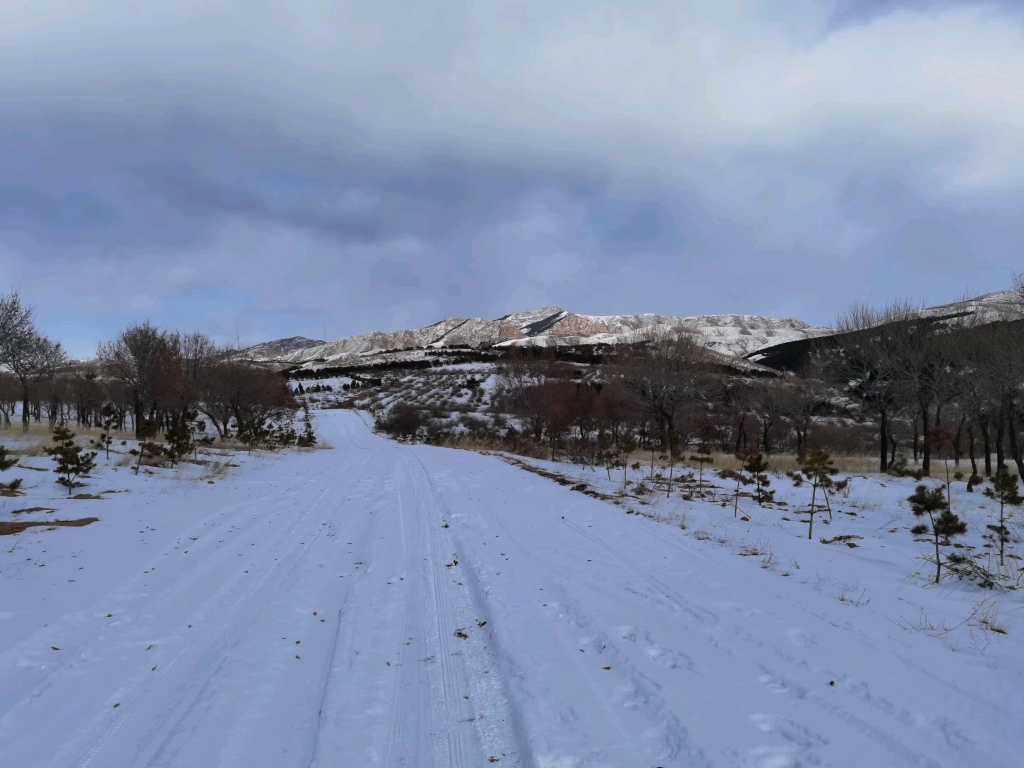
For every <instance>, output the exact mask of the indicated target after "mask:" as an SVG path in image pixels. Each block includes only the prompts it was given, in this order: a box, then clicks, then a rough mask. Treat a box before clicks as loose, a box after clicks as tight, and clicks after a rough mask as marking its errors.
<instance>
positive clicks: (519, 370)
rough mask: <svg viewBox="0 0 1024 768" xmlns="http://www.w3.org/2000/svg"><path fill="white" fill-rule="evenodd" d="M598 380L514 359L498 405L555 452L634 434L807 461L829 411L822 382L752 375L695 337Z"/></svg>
mask: <svg viewBox="0 0 1024 768" xmlns="http://www.w3.org/2000/svg"><path fill="white" fill-rule="evenodd" d="M762 373H763V372H762ZM594 378H595V379H596V380H593V381H590V382H587V381H585V379H586V376H585V375H583V372H582V371H579V370H576V369H574V368H573V367H572V366H570V365H567V364H565V363H559V362H557V361H556V360H555V359H554V358H548V359H544V358H540V359H537V358H535V357H532V358H527V357H522V358H519V359H511V360H508V361H506V363H505V364H504V366H503V368H502V373H501V376H500V377H499V382H498V385H499V390H500V392H501V393H502V396H501V398H500V399H499V402H498V403H497V407H498V408H499V409H500V410H502V411H505V412H508V413H511V414H512V415H514V416H515V417H517V419H518V421H519V422H520V424H521V425H522V428H523V429H524V430H525V431H526V432H528V433H529V434H530V435H531V436H532V437H533V439H534V440H535V441H537V442H540V441H542V440H543V441H546V442H547V443H548V444H549V445H550V447H551V448H552V449H554V447H555V446H556V445H557V444H558V443H559V442H560V441H565V440H569V441H573V442H575V443H580V442H583V441H586V440H588V439H589V440H591V441H593V442H594V443H595V445H597V446H608V445H615V446H617V445H618V444H619V440H620V438H621V437H623V436H625V435H630V436H633V437H636V438H639V445H640V446H641V447H644V448H647V447H651V446H657V447H658V448H659V449H660V450H662V451H664V452H668V453H673V452H678V451H681V450H683V449H685V448H686V446H687V445H690V444H694V443H703V444H709V445H715V446H717V447H719V448H720V449H721V450H723V451H728V452H735V451H738V450H740V449H741V448H744V447H747V446H750V445H755V446H757V445H759V446H761V449H762V450H764V451H765V452H766V453H771V452H772V451H773V450H775V448H776V446H777V444H779V445H785V446H786V447H790V446H795V449H796V451H797V452H798V453H802V452H803V451H804V448H805V446H806V445H807V443H808V440H809V437H810V432H811V428H812V425H813V422H814V418H815V416H816V415H817V414H819V413H822V412H824V411H825V410H827V409H828V407H829V403H828V400H827V398H826V395H825V393H824V392H823V384H822V383H821V382H819V381H814V380H804V379H798V380H796V379H795V380H788V379H782V378H781V377H780V378H758V377H749V376H744V375H742V371H738V370H735V369H731V368H729V367H728V366H726V365H725V360H724V358H722V356H720V355H716V354H715V353H713V352H711V351H709V350H708V349H707V347H706V346H705V345H704V344H703V343H702V342H701V341H699V340H698V339H696V338H695V337H694V336H693V335H692V334H689V333H683V334H678V335H662V336H659V337H654V338H646V339H638V340H636V341H635V342H634V343H632V344H629V345H624V346H623V347H622V348H621V349H620V350H619V352H618V353H617V354H616V355H614V356H613V357H612V360H611V361H610V362H609V363H608V364H607V365H606V366H605V367H604V368H603V369H601V370H600V373H599V375H598V376H597V377H594Z"/></svg>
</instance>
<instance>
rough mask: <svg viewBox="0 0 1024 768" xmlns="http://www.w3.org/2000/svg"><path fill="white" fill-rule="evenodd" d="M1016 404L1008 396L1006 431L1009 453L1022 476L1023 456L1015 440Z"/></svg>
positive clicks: (1023, 474) (1019, 474)
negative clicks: (1008, 440)
mask: <svg viewBox="0 0 1024 768" xmlns="http://www.w3.org/2000/svg"><path fill="white" fill-rule="evenodd" d="M1016 411H1017V408H1016V404H1015V403H1014V402H1013V399H1012V398H1010V400H1009V402H1008V403H1007V406H1006V432H1007V436H1008V437H1009V439H1010V455H1011V456H1012V457H1013V463H1014V464H1016V465H1017V473H1018V476H1020V477H1024V456H1021V452H1020V444H1019V443H1018V442H1017V419H1016V415H1017V414H1016Z"/></svg>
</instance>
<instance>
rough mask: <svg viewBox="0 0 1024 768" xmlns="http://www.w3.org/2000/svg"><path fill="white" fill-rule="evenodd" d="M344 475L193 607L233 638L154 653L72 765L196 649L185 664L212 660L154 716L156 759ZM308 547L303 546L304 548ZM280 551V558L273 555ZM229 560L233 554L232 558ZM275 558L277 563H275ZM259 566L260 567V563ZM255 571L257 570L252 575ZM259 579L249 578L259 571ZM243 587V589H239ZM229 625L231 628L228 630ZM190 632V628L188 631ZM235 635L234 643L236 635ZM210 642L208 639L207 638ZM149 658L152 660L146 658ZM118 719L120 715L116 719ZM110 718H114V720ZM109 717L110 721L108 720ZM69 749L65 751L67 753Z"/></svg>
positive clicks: (87, 759)
mask: <svg viewBox="0 0 1024 768" xmlns="http://www.w3.org/2000/svg"><path fill="white" fill-rule="evenodd" d="M358 460H359V457H357V458H355V459H353V460H352V461H351V462H349V463H348V464H347V465H346V466H345V467H344V469H347V468H348V467H351V466H352V465H353V464H354V463H355V462H356V461H358ZM342 477H344V472H332V473H331V474H330V475H329V476H328V478H327V480H328V482H327V485H326V487H324V488H323V489H322V490H321V491H320V493H319V494H318V495H317V496H316V498H315V499H314V500H313V501H312V502H311V503H309V504H308V506H307V507H306V511H305V512H304V513H303V514H302V515H301V516H299V517H297V518H293V519H292V520H290V524H289V525H288V527H287V528H285V529H283V530H281V531H279V535H278V536H276V537H274V538H273V539H272V540H271V541H270V542H268V543H267V544H266V545H265V546H264V547H262V548H261V550H262V552H261V553H260V554H261V557H260V558H259V560H258V561H257V562H256V563H251V562H250V563H249V565H250V568H249V569H246V570H249V571H250V573H249V574H245V573H244V572H243V569H242V568H241V566H239V568H238V569H236V571H235V573H234V575H233V577H232V578H230V579H229V580H228V581H227V582H226V583H225V584H224V585H223V586H222V587H221V589H219V590H217V592H215V593H214V594H213V595H212V596H210V597H208V598H207V599H206V600H205V601H204V602H203V603H202V604H201V606H200V607H199V608H198V609H197V610H195V611H193V613H192V614H191V616H190V619H189V623H191V624H192V625H193V626H195V627H201V626H202V625H203V624H204V623H205V621H206V620H207V619H208V617H210V616H216V617H217V619H218V621H219V622H220V623H221V624H222V627H223V629H222V630H221V632H220V637H221V638H229V639H228V640H226V641H225V640H223V639H222V641H221V643H218V644H216V645H214V646H213V647H207V648H203V647H202V644H203V642H204V637H203V635H202V634H200V633H195V634H194V635H192V637H191V639H187V640H186V639H185V638H186V637H187V635H184V634H182V635H179V637H178V638H177V639H178V641H179V643H180V642H181V641H182V640H184V641H185V642H183V643H181V647H180V648H179V649H178V650H177V652H176V653H174V655H173V656H172V657H171V658H170V660H169V661H167V662H164V659H165V658H166V657H155V658H154V659H153V660H154V661H157V671H156V673H155V674H154V673H153V672H150V671H149V670H148V668H147V669H146V670H145V671H140V673H139V674H137V675H136V677H135V679H134V680H133V681H131V682H129V683H128V685H129V688H128V691H129V692H128V694H127V695H122V696H121V697H119V698H120V704H121V706H122V707H124V709H123V710H122V713H121V716H119V717H118V716H117V714H115V713H113V712H112V713H110V714H107V713H103V715H102V716H101V718H100V719H99V721H98V722H96V721H94V724H93V726H92V727H91V728H90V729H89V730H88V731H87V732H86V733H85V734H83V735H82V736H80V737H79V739H78V740H77V741H78V743H81V742H83V741H84V742H86V743H90V742H91V744H92V746H91V747H88V748H86V749H85V751H84V752H83V751H82V750H81V748H80V747H79V748H78V749H76V750H74V751H76V752H78V754H79V755H80V756H79V757H78V758H77V759H74V760H73V761H72V762H71V765H73V766H78V767H79V768H87V767H88V766H90V765H91V764H92V763H93V761H94V760H95V759H96V758H97V757H98V756H99V755H100V754H101V753H102V752H103V751H104V750H105V749H106V748H107V747H108V746H109V744H110V742H111V741H112V740H113V739H114V738H115V737H116V736H117V735H118V733H120V732H121V730H122V729H123V727H124V726H125V725H126V724H130V723H131V722H133V721H134V720H135V719H136V718H137V717H139V716H140V712H141V711H142V709H143V707H144V705H145V703H146V701H147V700H148V699H149V698H150V697H151V696H152V694H153V693H154V692H155V691H157V690H167V689H168V688H169V687H170V686H169V683H168V681H170V680H171V679H172V676H173V674H174V673H175V672H176V670H177V669H178V668H179V666H181V665H182V662H183V660H184V659H186V658H188V657H189V656H190V655H192V654H194V653H199V658H197V659H195V660H194V661H192V662H190V663H188V664H187V666H186V669H187V670H192V669H196V668H197V667H201V666H202V662H203V661H204V660H207V662H208V663H207V665H206V666H207V669H208V671H207V672H206V673H205V674H203V675H201V676H200V677H199V678H191V679H186V680H184V681H180V682H179V683H178V684H177V685H175V686H174V688H175V689H176V690H181V689H186V690H188V691H191V694H185V695H179V696H178V697H177V698H176V701H177V702H178V703H177V705H176V706H173V707H172V709H171V710H169V711H165V712H164V714H163V715H162V716H160V717H157V718H154V720H155V721H156V722H159V723H160V724H161V727H159V728H158V729H157V733H152V732H151V733H149V734H147V735H148V736H149V739H148V741H149V744H150V747H149V748H148V749H147V748H143V749H142V750H141V752H142V753H150V754H151V758H150V759H155V758H156V757H157V756H158V755H159V753H160V752H161V750H162V749H164V748H165V747H166V746H167V745H169V744H170V743H171V742H172V741H173V739H174V738H175V737H176V736H177V735H178V733H179V728H180V725H181V723H182V722H183V721H184V720H185V719H187V718H188V716H189V714H190V712H191V711H192V709H193V708H194V706H195V704H196V702H197V701H198V700H199V698H200V697H201V696H202V694H203V692H204V691H205V690H206V689H207V686H208V685H209V683H210V681H211V680H212V679H213V678H214V676H215V675H216V674H217V672H218V671H220V670H221V669H222V667H223V661H221V662H220V663H213V662H214V661H216V660H217V659H224V658H225V657H226V655H227V653H228V652H229V651H230V650H231V648H233V647H236V646H237V644H238V642H239V640H238V638H239V637H240V636H241V635H242V634H243V633H244V632H245V630H246V629H248V628H249V627H251V626H252V625H253V624H254V623H255V622H256V621H258V618H259V616H260V613H261V610H258V611H256V612H255V613H250V614H246V613H245V610H246V609H248V608H250V607H251V606H250V603H251V601H252V600H253V599H254V598H255V597H257V596H258V595H259V594H260V593H261V591H262V590H263V588H264V586H265V585H267V584H268V582H269V581H270V579H271V577H272V576H275V575H277V576H279V578H278V579H277V580H276V583H275V584H274V585H272V587H271V589H272V590H276V589H278V588H280V586H281V585H282V584H283V583H285V582H286V581H287V580H288V578H289V577H290V576H291V575H292V573H293V572H294V570H295V568H296V567H298V565H299V564H300V563H301V561H302V559H303V557H305V556H306V554H307V553H308V552H309V550H310V548H311V547H312V546H313V545H314V544H315V543H316V541H317V540H318V539H319V536H320V534H321V532H322V530H321V528H320V527H318V528H317V530H316V531H315V532H314V533H313V534H308V533H307V532H306V528H305V523H306V522H307V521H308V519H309V518H310V517H312V516H314V515H315V513H317V512H318V510H319V508H320V504H321V502H322V501H323V499H324V497H325V496H326V495H327V494H328V492H330V491H331V490H332V489H333V488H334V486H335V484H336V483H337V482H338V480H339V478H342ZM277 498H278V496H274V497H271V498H270V499H268V500H267V501H266V502H264V505H266V506H270V508H273V502H274V501H275V500H276V499H277ZM251 507H252V505H251V503H250V504H249V508H248V509H240V510H239V512H238V514H239V515H245V516H248V517H251V512H252V509H251ZM300 537H304V538H308V543H305V544H300V543H298V539H299V538H300ZM236 543H237V545H238V546H241V545H242V543H243V542H242V541H241V538H240V537H238V538H236ZM300 546H301V547H303V548H302V549H301V550H300V549H299V547H300ZM233 554H236V553H235V552H234V551H233V550H232V551H222V552H218V551H217V550H214V551H213V552H211V555H212V556H213V558H214V559H216V560H219V561H224V559H225V558H228V556H229V555H233ZM274 555H277V557H276V558H274V557H273V556H274ZM289 557H291V558H292V559H293V562H292V563H291V564H290V567H288V568H287V570H286V571H284V572H283V573H281V571H280V566H282V565H284V564H285V562H286V560H287V559H288V558H289ZM229 562H230V559H229ZM275 563H276V566H275ZM257 566H259V567H257ZM253 571H255V574H253ZM254 575H255V578H247V577H251V576H254ZM239 592H241V594H239ZM152 613H153V614H158V613H159V610H155V611H152ZM243 617H245V618H249V621H248V622H247V623H246V626H245V627H241V628H239V627H236V626H234V625H235V623H236V622H237V621H239V620H240V619H242V618H243ZM229 630H230V631H229ZM185 632H187V630H185ZM231 638H233V642H232V640H231ZM206 642H208V638H206ZM147 663H148V662H147ZM115 718H116V719H115ZM111 719H115V722H113V723H110V722H109V721H110V720H111ZM104 722H106V723H107V725H104ZM160 732H162V733H163V734H164V735H163V736H162V737H159V736H158V733H160ZM157 738H159V743H156V744H155V749H154V747H153V745H154V742H155V741H156V739H157ZM65 754H66V753H65Z"/></svg>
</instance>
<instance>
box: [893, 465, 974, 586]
mask: <svg viewBox="0 0 1024 768" xmlns="http://www.w3.org/2000/svg"><path fill="white" fill-rule="evenodd" d="M907 501H909V502H910V509H911V511H912V512H913V513H914V517H917V518H921V517H924V516H925V515H927V516H928V522H929V523H930V527H929V525H926V524H925V523H921V524H920V525H915V526H914V527H913V528H911V529H910V533H911V534H913V535H914V536H928V535H930V536H931V537H932V538H933V540H934V542H935V583H936V584H938V583H939V581H940V580H941V578H942V551H941V549H940V547H944V546H949V543H950V541H949V540H950V539H951V538H952V537H954V536H963V535H964V534H965V533H967V523H965V522H964V521H963V520H961V519H960V518H959V517H957V516H956V514H955V513H954V512H953V511H952V510H951V509H950V508H949V503H948V502H947V500H946V494H944V493H943V492H942V488H932V489H931V490H929V489H928V486H926V485H919V486H917V489H916V490H915V491H914V494H913V495H912V496H910V497H908V498H907Z"/></svg>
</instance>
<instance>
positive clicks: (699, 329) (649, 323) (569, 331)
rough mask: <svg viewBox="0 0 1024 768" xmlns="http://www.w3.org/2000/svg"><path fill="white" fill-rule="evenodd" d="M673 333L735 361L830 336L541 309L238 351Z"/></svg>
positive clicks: (795, 323)
mask: <svg viewBox="0 0 1024 768" xmlns="http://www.w3.org/2000/svg"><path fill="white" fill-rule="evenodd" d="M680 331H683V332H686V331H688V332H691V333H696V334H700V335H702V336H703V337H704V338H705V340H706V341H707V344H708V346H709V347H710V348H711V349H713V350H715V351H717V352H721V353H723V354H727V355H730V356H734V357H742V356H744V355H746V354H749V353H751V352H753V351H756V350H757V349H759V348H761V347H764V346H769V345H771V344H774V343H778V342H781V341H789V340H795V339H800V338H807V337H810V336H817V335H821V334H825V333H830V332H831V329H830V328H817V327H814V326H811V325H809V324H807V323H805V322H803V321H801V320H797V319H795V318H773V317H766V316H762V315H743V314H721V315H696V316H690V317H677V316H674V315H662V314H657V313H652V312H647V313H641V314H633V315H585V314H579V313H575V312H570V311H568V310H565V309H562V308H561V307H541V308H538V309H534V310H529V311H526V312H512V313H508V314H505V315H502V316H501V317H499V318H496V319H494V320H487V319H484V318H479V317H471V318H461V317H449V318H445V319H443V320H439V321H438V322H436V323H433V324H431V325H428V326H424V327H421V328H409V329H405V330H400V331H391V332H384V331H370V332H368V333H363V334H359V335H356V336H351V337H347V338H342V339H336V340H332V341H326V342H325V341H317V340H313V339H308V338H306V337H304V336H291V337H288V338H283V339H276V340H273V341H268V342H263V343H261V344H256V345H253V346H251V347H248V348H246V349H243V350H240V351H239V354H240V355H244V356H245V357H247V358H250V359H253V360H259V361H263V362H275V363H290V364H293V365H300V364H303V363H309V362H313V361H323V362H326V363H330V362H336V361H341V360H346V359H351V358H354V357H360V356H365V355H372V354H375V353H380V352H389V351H396V350H405V349H410V348H414V349H415V348H444V347H456V346H458V347H462V346H468V347H475V348H489V347H499V348H502V347H512V346H565V345H585V344H620V343H628V342H630V341H634V340H636V339H637V338H638V337H641V336H643V335H646V334H650V333H660V332H680Z"/></svg>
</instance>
